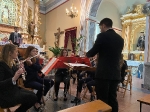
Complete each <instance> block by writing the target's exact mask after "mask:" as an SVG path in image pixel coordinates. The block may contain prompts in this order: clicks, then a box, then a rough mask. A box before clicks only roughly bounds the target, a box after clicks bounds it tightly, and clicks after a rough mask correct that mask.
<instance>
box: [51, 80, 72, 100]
mask: <svg viewBox="0 0 150 112" xmlns="http://www.w3.org/2000/svg"><path fill="white" fill-rule="evenodd" d="M54 82H55V81H54ZM70 86H71V83H70ZM70 86H69V90H68V93H69V94H70V95H71V87H70ZM60 89H64V83H63V82H61V83H60V86H59V90H60ZM54 97H55V87H54V91H53V98H54Z"/></svg>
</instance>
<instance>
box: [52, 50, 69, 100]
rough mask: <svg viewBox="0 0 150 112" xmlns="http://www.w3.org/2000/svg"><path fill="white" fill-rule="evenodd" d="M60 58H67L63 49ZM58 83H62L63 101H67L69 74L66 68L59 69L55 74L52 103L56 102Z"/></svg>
mask: <svg viewBox="0 0 150 112" xmlns="http://www.w3.org/2000/svg"><path fill="white" fill-rule="evenodd" d="M60 56H61V57H67V56H68V51H67V49H63V50H62V51H61V55H60ZM60 82H64V86H65V87H64V101H66V100H67V96H66V95H67V92H68V89H69V86H70V76H69V72H68V70H67V69H66V68H60V69H57V71H56V73H55V84H54V89H55V98H54V101H57V100H58V91H59V86H60Z"/></svg>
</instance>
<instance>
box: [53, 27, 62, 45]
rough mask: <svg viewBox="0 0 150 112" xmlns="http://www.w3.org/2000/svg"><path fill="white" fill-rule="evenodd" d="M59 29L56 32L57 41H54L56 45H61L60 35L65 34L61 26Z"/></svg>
mask: <svg viewBox="0 0 150 112" xmlns="http://www.w3.org/2000/svg"><path fill="white" fill-rule="evenodd" d="M57 31H58V32H57V33H54V35H55V42H54V44H55V47H59V38H60V35H61V34H64V31H60V28H58V29H57Z"/></svg>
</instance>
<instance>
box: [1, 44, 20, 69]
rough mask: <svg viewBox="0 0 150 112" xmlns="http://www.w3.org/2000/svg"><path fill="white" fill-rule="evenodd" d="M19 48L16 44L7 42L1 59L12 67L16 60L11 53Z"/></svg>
mask: <svg viewBox="0 0 150 112" xmlns="http://www.w3.org/2000/svg"><path fill="white" fill-rule="evenodd" d="M16 48H17V46H16V45H14V44H6V45H4V46H3V48H2V51H1V54H0V60H1V61H4V62H5V63H6V64H7V65H8V66H9V67H10V68H11V67H12V65H13V63H14V60H12V59H11V58H10V55H9V53H13V52H14V51H15V49H16Z"/></svg>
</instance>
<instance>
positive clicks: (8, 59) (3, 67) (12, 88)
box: [0, 44, 37, 112]
mask: <svg viewBox="0 0 150 112" xmlns="http://www.w3.org/2000/svg"><path fill="white" fill-rule="evenodd" d="M17 56H18V48H17V46H16V45H14V44H6V45H5V46H4V47H3V48H2V52H1V56H0V107H2V108H10V107H14V106H16V105H18V104H21V106H20V107H19V108H18V109H17V110H16V111H15V112H26V111H27V110H28V109H29V108H31V107H32V106H33V105H34V104H35V102H36V101H37V97H36V95H35V94H34V93H33V92H31V91H28V90H25V89H22V88H20V87H18V86H17V84H16V82H17V79H18V78H19V77H20V75H21V74H22V73H24V72H25V70H24V68H23V64H20V65H19V68H17V67H16V66H15V63H14V59H16V58H17Z"/></svg>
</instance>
